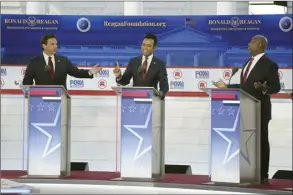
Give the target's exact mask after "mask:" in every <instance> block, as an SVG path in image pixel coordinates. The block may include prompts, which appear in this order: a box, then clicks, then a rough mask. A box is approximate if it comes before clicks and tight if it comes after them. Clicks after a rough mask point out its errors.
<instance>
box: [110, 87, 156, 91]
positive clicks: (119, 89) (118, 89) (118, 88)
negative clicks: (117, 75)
mask: <svg viewBox="0 0 293 195" xmlns="http://www.w3.org/2000/svg"><path fill="white" fill-rule="evenodd" d="M111 88H112V89H113V90H114V91H116V93H121V91H122V90H123V89H152V90H153V91H155V92H157V90H156V89H155V88H153V87H124V86H112V87H111Z"/></svg>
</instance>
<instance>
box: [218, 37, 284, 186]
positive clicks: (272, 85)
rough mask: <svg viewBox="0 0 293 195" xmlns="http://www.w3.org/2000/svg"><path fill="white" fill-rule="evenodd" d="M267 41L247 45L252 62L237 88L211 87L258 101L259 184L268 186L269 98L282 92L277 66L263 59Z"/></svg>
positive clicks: (256, 41)
mask: <svg viewBox="0 0 293 195" xmlns="http://www.w3.org/2000/svg"><path fill="white" fill-rule="evenodd" d="M267 46H268V41H267V39H266V38H265V37H264V36H261V35H257V36H255V37H253V38H252V40H251V41H250V43H249V44H248V50H249V52H250V54H251V58H250V59H249V60H248V62H246V63H245V64H244V66H243V68H242V72H241V79H240V84H232V85H227V84H225V83H224V82H223V81H222V80H221V81H219V82H214V83H213V84H214V85H215V86H216V87H218V88H241V89H242V90H243V91H245V92H247V93H248V94H250V95H252V96H253V97H255V98H256V99H258V100H260V101H261V151H260V153H261V181H262V183H267V182H268V176H269V175H268V172H269V160H270V145H269V135H268V126H269V121H270V120H271V118H272V116H271V107H272V105H271V99H270V95H271V94H275V93H278V92H279V91H280V89H281V86H280V80H279V74H278V69H279V68H278V65H277V64H276V63H275V62H273V61H272V60H270V59H269V58H268V57H267V56H266V55H265V50H266V48H267Z"/></svg>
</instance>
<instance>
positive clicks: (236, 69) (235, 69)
mask: <svg viewBox="0 0 293 195" xmlns="http://www.w3.org/2000/svg"><path fill="white" fill-rule="evenodd" d="M238 70H239V68H232V74H231V76H230V78H229V82H228V83H229V85H230V82H231V79H232V77H233V76H234V75H235V74H236V73H237V72H238Z"/></svg>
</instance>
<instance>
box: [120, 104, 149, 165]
mask: <svg viewBox="0 0 293 195" xmlns="http://www.w3.org/2000/svg"><path fill="white" fill-rule="evenodd" d="M151 116H152V109H149V113H148V116H147V119H146V121H145V124H144V125H123V126H124V127H125V129H127V130H128V131H129V132H130V133H132V134H133V135H134V136H136V137H137V138H138V139H139V143H138V145H137V148H136V152H135V155H134V160H137V159H139V158H140V157H141V156H142V155H144V154H145V153H147V152H148V151H149V150H151V149H152V146H149V147H147V148H146V149H144V150H143V151H141V146H142V144H143V137H141V136H140V135H139V134H138V133H136V132H135V131H134V130H133V129H132V128H136V129H146V128H147V127H148V124H149V122H150V119H151ZM140 151H141V152H140Z"/></svg>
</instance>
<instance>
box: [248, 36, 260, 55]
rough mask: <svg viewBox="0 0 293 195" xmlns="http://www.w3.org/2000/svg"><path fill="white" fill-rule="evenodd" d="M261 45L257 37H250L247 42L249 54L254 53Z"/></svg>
mask: <svg viewBox="0 0 293 195" xmlns="http://www.w3.org/2000/svg"><path fill="white" fill-rule="evenodd" d="M260 47H261V43H260V41H259V39H257V38H255V37H254V38H252V39H251V41H250V42H249V44H248V51H249V53H250V54H256V53H257V52H258V51H259V50H260Z"/></svg>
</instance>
